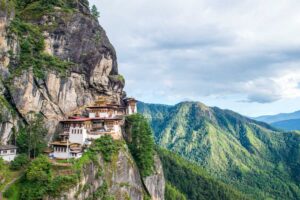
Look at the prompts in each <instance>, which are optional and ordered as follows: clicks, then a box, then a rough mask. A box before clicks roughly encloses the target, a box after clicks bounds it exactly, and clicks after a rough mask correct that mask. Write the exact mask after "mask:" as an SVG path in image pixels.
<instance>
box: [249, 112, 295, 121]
mask: <svg viewBox="0 0 300 200" xmlns="http://www.w3.org/2000/svg"><path fill="white" fill-rule="evenodd" d="M254 119H255V120H258V121H262V122H266V123H270V124H271V123H274V122H279V121H286V120H290V119H300V111H296V112H293V113H282V114H278V115H265V116H260V117H256V118H254Z"/></svg>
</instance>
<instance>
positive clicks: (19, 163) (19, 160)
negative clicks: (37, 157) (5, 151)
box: [10, 154, 30, 170]
mask: <svg viewBox="0 0 300 200" xmlns="http://www.w3.org/2000/svg"><path fill="white" fill-rule="evenodd" d="M29 162H30V160H29V158H28V156H27V155H26V154H20V155H18V156H17V157H16V158H15V160H13V161H12V162H11V163H10V169H12V170H20V169H21V168H23V167H24V166H26V165H28V163H29Z"/></svg>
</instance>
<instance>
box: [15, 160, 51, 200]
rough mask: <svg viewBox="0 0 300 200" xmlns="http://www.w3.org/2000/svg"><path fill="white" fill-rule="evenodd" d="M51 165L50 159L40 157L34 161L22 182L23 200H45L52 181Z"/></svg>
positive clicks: (21, 192)
mask: <svg viewBox="0 0 300 200" xmlns="http://www.w3.org/2000/svg"><path fill="white" fill-rule="evenodd" d="M52 178H53V177H52V170H51V163H50V161H49V159H48V158H47V157H46V156H44V155H40V156H38V157H37V158H36V159H35V160H33V161H32V162H31V163H30V165H29V166H28V169H27V170H26V173H25V176H24V178H23V179H22V180H21V184H22V188H21V191H20V194H21V195H20V197H21V198H20V199H21V200H36V199H43V197H45V194H47V192H48V190H49V184H50V183H51V180H52Z"/></svg>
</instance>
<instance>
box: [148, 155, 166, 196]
mask: <svg viewBox="0 0 300 200" xmlns="http://www.w3.org/2000/svg"><path fill="white" fill-rule="evenodd" d="M143 180H144V183H145V187H146V188H147V190H148V192H149V193H150V196H151V197H152V200H164V199H165V198H164V196H165V178H164V172H163V167H162V163H161V161H160V159H159V157H158V155H155V156H154V172H153V175H151V176H148V177H146V178H144V179H143Z"/></svg>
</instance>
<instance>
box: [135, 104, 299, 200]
mask: <svg viewBox="0 0 300 200" xmlns="http://www.w3.org/2000/svg"><path fill="white" fill-rule="evenodd" d="M138 109H139V111H140V112H142V113H143V114H144V115H145V117H146V118H147V119H148V120H149V121H150V123H151V126H152V128H153V130H154V132H155V140H156V142H157V144H159V145H160V146H162V147H164V148H167V149H169V150H171V151H173V152H176V153H178V154H180V155H181V156H183V157H184V158H186V159H188V160H191V161H193V162H195V163H197V164H199V165H200V166H202V167H203V168H205V169H206V170H207V171H208V172H209V173H210V174H211V175H213V177H215V178H217V179H218V180H221V181H222V182H225V183H227V184H230V185H234V186H236V187H237V188H238V189H239V190H241V191H242V192H243V193H246V194H247V195H248V196H249V197H250V198H255V199H266V198H272V199H299V198H300V185H299V181H300V179H299V178H300V177H299V174H300V171H299V170H300V146H299V144H300V135H299V134H297V133H292V132H287V133H286V132H281V131H278V130H277V129H275V128H273V127H271V126H269V125H267V124H265V123H262V122H257V121H254V120H251V119H248V118H246V117H243V116H241V115H239V114H237V113H234V112H232V111H228V110H221V109H219V108H209V107H207V106H205V105H203V104H201V103H196V102H184V103H180V104H178V105H175V106H163V105H153V104H151V105H148V104H142V103H140V104H139V106H138ZM166 173H167V172H166Z"/></svg>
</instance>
